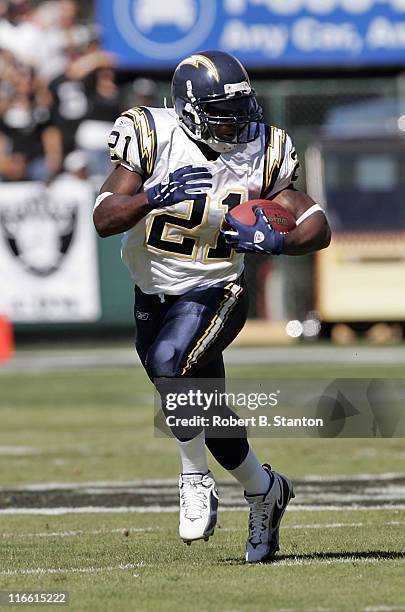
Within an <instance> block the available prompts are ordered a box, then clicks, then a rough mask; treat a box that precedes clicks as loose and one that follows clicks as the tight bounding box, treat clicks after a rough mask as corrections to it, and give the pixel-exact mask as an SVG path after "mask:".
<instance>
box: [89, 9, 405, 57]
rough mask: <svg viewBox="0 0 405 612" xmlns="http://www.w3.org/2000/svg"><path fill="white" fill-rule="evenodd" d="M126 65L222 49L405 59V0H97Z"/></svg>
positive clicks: (109, 45)
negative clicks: (205, 50) (151, 0)
mask: <svg viewBox="0 0 405 612" xmlns="http://www.w3.org/2000/svg"><path fill="white" fill-rule="evenodd" d="M97 1H98V17H99V21H100V23H101V25H102V28H103V39H104V46H105V48H106V49H107V50H109V51H112V52H113V53H115V54H116V55H117V57H118V59H119V62H120V65H121V66H122V67H132V68H144V69H145V68H155V69H162V68H172V67H173V66H175V65H176V64H177V63H178V62H179V60H180V59H182V58H184V57H185V56H187V55H189V54H191V53H194V52H196V51H201V50H204V49H222V50H223V51H227V52H230V53H233V54H235V55H236V56H237V57H238V58H239V59H240V60H241V61H243V62H244V63H245V64H246V65H247V66H253V67H257V68H260V67H282V66H285V67H304V66H306V67H314V66H342V65H343V66H344V65H347V66H349V65H351V66H353V65H354V66H357V65H359V66H361V65H374V64H397V65H398V64H399V65H402V64H404V63H405V0H153V2H150V0H97Z"/></svg>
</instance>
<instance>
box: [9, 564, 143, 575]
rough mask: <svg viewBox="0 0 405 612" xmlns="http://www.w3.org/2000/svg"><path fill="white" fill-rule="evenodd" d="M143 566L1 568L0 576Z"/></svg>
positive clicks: (84, 572) (95, 571)
mask: <svg viewBox="0 0 405 612" xmlns="http://www.w3.org/2000/svg"><path fill="white" fill-rule="evenodd" d="M140 567H144V563H143V562H141V563H125V564H123V563H121V564H120V565H115V566H114V565H111V566H108V567H65V568H64V567H49V568H48V567H36V568H32V569H21V570H1V571H0V576H27V575H30V574H34V575H38V574H98V573H100V572H114V571H118V570H132V569H137V568H140Z"/></svg>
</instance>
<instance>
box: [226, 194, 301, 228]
mask: <svg viewBox="0 0 405 612" xmlns="http://www.w3.org/2000/svg"><path fill="white" fill-rule="evenodd" d="M259 207H260V208H263V212H264V214H265V215H266V217H267V219H268V220H269V221H270V223H271V226H272V227H273V228H274V229H275V230H277V231H278V232H280V234H287V233H288V232H290V231H291V230H292V229H294V227H295V225H296V224H295V219H294V217H293V215H292V214H291V213H290V211H289V210H287V209H286V208H284V206H281V204H278V203H277V202H272V201H271V200H249V201H248V202H244V203H243V204H239V206H235V208H232V209H231V210H230V211H229V214H230V215H232V217H235V219H238V221H240V222H241V223H245V224H246V225H254V224H255V223H256V215H255V210H256V208H259Z"/></svg>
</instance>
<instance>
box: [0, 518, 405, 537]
mask: <svg viewBox="0 0 405 612" xmlns="http://www.w3.org/2000/svg"><path fill="white" fill-rule="evenodd" d="M401 525H405V521H384V522H381V523H377V522H375V523H371V522H370V523H363V522H359V523H309V524H302V525H300V524H297V525H284V526H283V531H285V530H286V529H341V528H344V527H376V526H378V527H389V526H392V527H400V526H401ZM155 531H163V528H162V527H157V526H156V527H115V528H114V529H77V530H68V531H40V532H36V533H35V532H34V533H2V534H0V536H1V537H2V538H12V539H25V538H68V537H76V536H87V535H107V534H109V533H119V534H121V535H129V534H130V533H153V532H155ZM219 531H220V532H224V533H225V532H232V533H237V532H242V531H245V528H244V527H240V528H233V527H221V528H219Z"/></svg>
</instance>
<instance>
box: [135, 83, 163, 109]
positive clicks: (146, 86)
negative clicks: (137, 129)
mask: <svg viewBox="0 0 405 612" xmlns="http://www.w3.org/2000/svg"><path fill="white" fill-rule="evenodd" d="M129 96H130V98H129V104H128V106H129V107H133V106H152V107H154V106H159V100H158V87H157V85H156V83H155V81H152V79H145V78H140V79H135V81H134V82H133V83H132V88H131V90H130V92H129Z"/></svg>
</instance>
